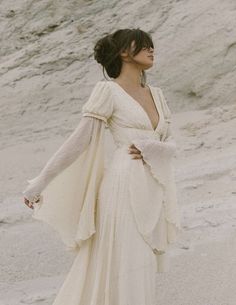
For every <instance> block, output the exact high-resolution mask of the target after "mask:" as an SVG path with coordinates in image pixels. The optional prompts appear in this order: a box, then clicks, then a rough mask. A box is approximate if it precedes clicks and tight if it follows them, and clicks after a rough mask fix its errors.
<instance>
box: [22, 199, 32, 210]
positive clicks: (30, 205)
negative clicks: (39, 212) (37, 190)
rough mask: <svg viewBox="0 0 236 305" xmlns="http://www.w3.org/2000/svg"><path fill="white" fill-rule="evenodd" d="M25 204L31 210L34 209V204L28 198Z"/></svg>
mask: <svg viewBox="0 0 236 305" xmlns="http://www.w3.org/2000/svg"><path fill="white" fill-rule="evenodd" d="M24 202H25V204H26V205H27V206H28V207H29V208H31V209H33V208H34V206H33V203H31V202H30V201H29V200H28V199H27V198H26V197H24Z"/></svg>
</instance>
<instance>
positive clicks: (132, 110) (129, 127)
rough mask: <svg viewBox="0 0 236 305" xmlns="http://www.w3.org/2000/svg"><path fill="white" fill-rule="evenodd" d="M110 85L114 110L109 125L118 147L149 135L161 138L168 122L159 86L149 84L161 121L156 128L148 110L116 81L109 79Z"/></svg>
mask: <svg viewBox="0 0 236 305" xmlns="http://www.w3.org/2000/svg"><path fill="white" fill-rule="evenodd" d="M108 85H109V86H110V90H111V92H112V98H113V112H112V115H111V116H110V118H109V119H108V127H109V128H110V131H111V134H112V136H113V139H114V142H115V144H116V145H117V146H118V147H119V146H121V145H128V144H130V143H131V141H132V139H134V138H143V137H147V136H149V137H152V138H158V139H159V140H160V139H161V137H162V135H163V134H164V133H165V131H166V128H167V126H168V123H167V122H166V120H165V115H164V113H163V107H162V104H161V98H160V94H158V88H155V87H151V86H149V88H150V91H151V94H152V97H153V100H154V103H155V106H156V108H157V111H158V113H159V122H158V125H157V127H156V128H155V129H154V128H153V126H152V123H151V121H150V119H149V117H148V115H147V113H146V111H145V110H144V109H143V107H142V106H141V105H140V104H139V103H138V102H137V101H135V100H134V99H133V97H132V96H130V95H129V94H128V93H127V92H126V91H125V90H124V89H123V88H122V87H121V86H120V85H118V84H117V83H115V82H114V81H109V82H108Z"/></svg>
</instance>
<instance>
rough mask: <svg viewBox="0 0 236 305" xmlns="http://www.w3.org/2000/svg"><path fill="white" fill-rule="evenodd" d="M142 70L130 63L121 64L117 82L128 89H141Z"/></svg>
mask: <svg viewBox="0 0 236 305" xmlns="http://www.w3.org/2000/svg"><path fill="white" fill-rule="evenodd" d="M141 74H142V70H141V69H140V68H137V66H134V65H132V64H130V63H126V62H123V65H122V69H121V73H120V75H119V76H118V77H117V78H116V80H117V81H118V82H121V83H122V84H126V85H127V86H129V87H133V88H140V87H141Z"/></svg>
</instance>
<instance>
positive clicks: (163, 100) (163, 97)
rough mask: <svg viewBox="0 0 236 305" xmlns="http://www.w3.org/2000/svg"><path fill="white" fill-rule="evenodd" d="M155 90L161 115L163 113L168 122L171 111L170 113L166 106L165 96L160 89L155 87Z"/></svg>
mask: <svg viewBox="0 0 236 305" xmlns="http://www.w3.org/2000/svg"><path fill="white" fill-rule="evenodd" d="M155 89H156V91H157V92H158V94H159V97H160V102H161V106H162V109H163V113H164V115H165V117H166V119H167V120H168V119H170V117H171V111H170V108H169V106H168V102H167V100H166V98H165V95H164V93H163V90H162V88H160V87H157V86H156V87H155Z"/></svg>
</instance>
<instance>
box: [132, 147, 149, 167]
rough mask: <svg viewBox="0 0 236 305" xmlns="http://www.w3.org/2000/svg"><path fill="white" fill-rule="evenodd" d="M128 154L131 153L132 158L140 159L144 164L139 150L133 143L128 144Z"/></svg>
mask: <svg viewBox="0 0 236 305" xmlns="http://www.w3.org/2000/svg"><path fill="white" fill-rule="evenodd" d="M129 154H132V155H133V156H132V159H142V161H143V164H146V162H145V161H144V160H143V156H142V154H141V151H140V150H139V149H138V148H137V147H136V146H135V145H134V144H132V145H130V146H129Z"/></svg>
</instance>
